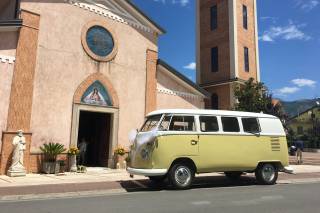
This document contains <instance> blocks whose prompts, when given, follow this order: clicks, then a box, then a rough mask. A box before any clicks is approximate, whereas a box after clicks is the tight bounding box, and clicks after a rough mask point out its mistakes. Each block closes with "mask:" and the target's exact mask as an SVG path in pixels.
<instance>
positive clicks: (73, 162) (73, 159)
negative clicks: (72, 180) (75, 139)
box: [68, 147, 80, 172]
mask: <svg viewBox="0 0 320 213" xmlns="http://www.w3.org/2000/svg"><path fill="white" fill-rule="evenodd" d="M79 153H80V151H79V149H78V148H77V147H70V149H69V151H68V155H69V167H70V172H77V155H79Z"/></svg>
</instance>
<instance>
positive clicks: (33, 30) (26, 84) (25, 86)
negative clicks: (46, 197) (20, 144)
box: [0, 10, 40, 174]
mask: <svg viewBox="0 0 320 213" xmlns="http://www.w3.org/2000/svg"><path fill="white" fill-rule="evenodd" d="M21 19H22V20H23V26H22V28H21V29H20V34H19V39H18V45H17V52H16V63H15V67H14V73H13V79H12V86H11V93H10V103H9V112H8V118H7V130H6V131H4V132H3V137H2V149H1V162H0V174H5V173H6V171H7V170H8V169H9V167H10V164H11V158H12V150H13V146H12V139H13V137H14V136H15V135H16V134H17V130H19V129H22V130H23V131H24V132H25V137H26V141H27V144H26V147H27V149H26V151H25V155H24V163H25V167H26V169H27V171H28V170H29V166H30V164H29V154H30V144H31V138H32V133H31V132H30V120H31V108H32V97H33V80H34V74H35V66H36V57H37V48H38V31H39V30H38V29H39V23H40V16H39V15H37V14H34V13H31V12H28V11H24V10H23V11H22V12H21Z"/></svg>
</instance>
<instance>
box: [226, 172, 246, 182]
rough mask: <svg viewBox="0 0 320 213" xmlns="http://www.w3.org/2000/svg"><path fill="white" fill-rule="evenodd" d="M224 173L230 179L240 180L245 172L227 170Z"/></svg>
mask: <svg viewBox="0 0 320 213" xmlns="http://www.w3.org/2000/svg"><path fill="white" fill-rule="evenodd" d="M224 174H225V175H226V177H227V178H229V179H230V180H238V179H239V178H240V177H241V175H242V174H243V172H225V173H224Z"/></svg>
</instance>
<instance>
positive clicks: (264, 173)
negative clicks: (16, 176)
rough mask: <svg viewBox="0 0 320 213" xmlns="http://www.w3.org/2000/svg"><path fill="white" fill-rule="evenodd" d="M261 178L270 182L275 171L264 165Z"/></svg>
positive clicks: (271, 167)
mask: <svg viewBox="0 0 320 213" xmlns="http://www.w3.org/2000/svg"><path fill="white" fill-rule="evenodd" d="M262 177H263V179H264V180H266V181H268V182H270V181H272V180H273V179H274V177H275V169H274V167H273V166H271V165H265V166H264V167H263V168H262Z"/></svg>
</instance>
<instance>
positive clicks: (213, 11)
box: [210, 5, 218, 31]
mask: <svg viewBox="0 0 320 213" xmlns="http://www.w3.org/2000/svg"><path fill="white" fill-rule="evenodd" d="M210 17H211V30H212V31H213V30H215V29H217V28H218V8H217V5H214V6H212V7H211V8H210Z"/></svg>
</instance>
